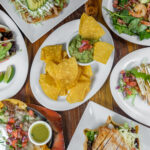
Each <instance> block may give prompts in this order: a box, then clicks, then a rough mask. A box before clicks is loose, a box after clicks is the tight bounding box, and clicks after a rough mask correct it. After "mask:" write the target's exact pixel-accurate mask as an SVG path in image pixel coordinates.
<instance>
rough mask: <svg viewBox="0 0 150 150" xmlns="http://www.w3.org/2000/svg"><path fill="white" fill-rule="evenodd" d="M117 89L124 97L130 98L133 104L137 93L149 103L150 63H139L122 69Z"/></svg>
mask: <svg viewBox="0 0 150 150" xmlns="http://www.w3.org/2000/svg"><path fill="white" fill-rule="evenodd" d="M117 89H118V90H119V91H120V92H121V93H122V94H123V96H124V98H125V99H129V98H131V99H132V103H133V104H134V100H135V98H136V96H137V95H139V96H141V97H142V99H143V100H145V101H147V103H148V104H149V105H150V65H149V64H141V65H140V66H137V67H135V68H132V69H131V70H122V71H121V72H120V78H119V85H118V87H117Z"/></svg>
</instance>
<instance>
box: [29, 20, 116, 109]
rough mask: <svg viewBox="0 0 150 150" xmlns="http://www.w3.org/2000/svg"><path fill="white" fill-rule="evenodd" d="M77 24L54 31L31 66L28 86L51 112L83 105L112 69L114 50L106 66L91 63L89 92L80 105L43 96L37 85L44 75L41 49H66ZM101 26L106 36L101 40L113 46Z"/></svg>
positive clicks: (69, 23)
mask: <svg viewBox="0 0 150 150" xmlns="http://www.w3.org/2000/svg"><path fill="white" fill-rule="evenodd" d="M79 23H80V20H74V21H71V22H68V23H66V24H64V25H63V26H61V27H60V28H58V29H57V30H56V31H54V32H53V33H52V34H51V35H50V36H49V37H48V38H47V39H46V40H45V42H44V43H43V44H42V45H41V47H40V48H39V50H38V52H37V54H36V56H35V58H34V61H33V64H32V68H31V73H30V85H31V89H32V92H33V94H34V96H35V98H36V99H37V100H38V102H39V103H40V104H42V105H43V106H45V107H47V108H49V109H52V110H56V111H64V110H69V109H73V108H75V107H77V106H79V105H81V104H83V103H85V102H86V101H87V100H88V99H90V98H91V97H92V96H93V95H94V94H95V93H96V92H97V91H98V90H99V89H100V88H101V87H102V86H103V84H104V82H105V81H106V79H107V77H108V75H109V73H110V70H111V68H112V64H113V60H114V53H115V50H114V51H113V53H112V55H111V57H110V58H109V60H108V63H107V64H106V65H103V64H101V63H98V62H97V63H93V64H92V65H91V66H92V70H93V73H94V76H93V79H92V85H91V90H90V92H89V93H88V95H87V96H86V98H85V99H84V101H82V102H80V103H74V104H69V103H68V102H67V101H66V97H65V96H60V97H59V98H58V101H54V100H52V99H50V98H48V97H47V96H46V95H45V94H44V92H43V91H42V89H41V86H40V84H39V78H40V74H41V73H44V67H45V63H44V62H43V61H41V60H40V54H41V48H42V47H44V46H47V45H56V44H64V49H66V43H67V40H68V39H69V37H71V35H72V34H73V33H75V32H77V31H78V29H79ZM101 26H102V27H103V29H104V30H105V32H106V34H105V35H104V36H103V37H102V39H101V40H102V41H106V42H108V43H110V44H112V45H114V43H113V40H112V37H111V35H110V33H109V31H108V30H107V29H106V28H105V27H104V26H103V25H102V24H101Z"/></svg>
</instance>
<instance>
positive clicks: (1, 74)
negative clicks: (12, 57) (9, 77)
mask: <svg viewBox="0 0 150 150" xmlns="http://www.w3.org/2000/svg"><path fill="white" fill-rule="evenodd" d="M3 79H4V72H0V82H2V81H3Z"/></svg>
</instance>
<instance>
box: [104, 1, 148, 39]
mask: <svg viewBox="0 0 150 150" xmlns="http://www.w3.org/2000/svg"><path fill="white" fill-rule="evenodd" d="M113 7H114V9H115V11H114V12H112V11H110V10H108V9H107V8H105V10H106V11H107V12H108V13H109V15H110V17H111V19H112V24H113V26H114V28H115V29H116V30H117V31H118V33H119V34H121V33H125V34H128V35H137V36H138V37H139V39H140V40H144V39H149V38H150V32H149V31H150V1H148V0H138V1H133V0H114V1H113Z"/></svg>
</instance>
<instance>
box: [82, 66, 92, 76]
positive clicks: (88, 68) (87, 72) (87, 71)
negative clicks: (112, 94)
mask: <svg viewBox="0 0 150 150" xmlns="http://www.w3.org/2000/svg"><path fill="white" fill-rule="evenodd" d="M82 74H83V75H85V76H86V77H88V78H90V77H92V76H93V72H92V68H91V66H82Z"/></svg>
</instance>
